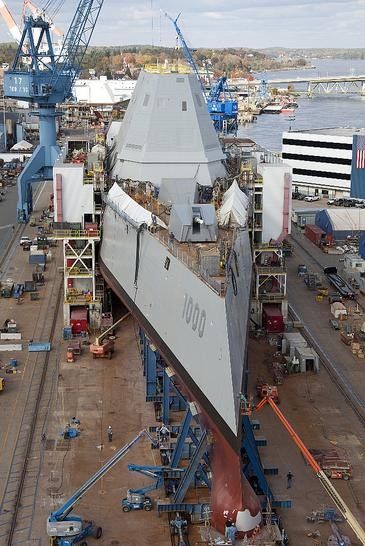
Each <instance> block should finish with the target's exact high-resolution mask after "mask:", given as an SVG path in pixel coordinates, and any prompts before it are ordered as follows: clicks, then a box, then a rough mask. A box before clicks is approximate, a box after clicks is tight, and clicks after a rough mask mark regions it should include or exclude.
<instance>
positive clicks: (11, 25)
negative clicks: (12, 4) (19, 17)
mask: <svg viewBox="0 0 365 546" xmlns="http://www.w3.org/2000/svg"><path fill="white" fill-rule="evenodd" d="M0 13H1V15H2V17H3V19H4V21H5V23H6V26H7V27H8V29H9V32H10V34H11V36H12V37H13V38H14V40H15V41H16V42H17V43H19V42H20V38H21V36H22V33H21V30H20V28H19V27H18V25H17V24H16V22H15V21H14V17H13V16H12V14H11V13H10V11H9V9H8V7H7V5H6V4H5V2H4V0H0Z"/></svg>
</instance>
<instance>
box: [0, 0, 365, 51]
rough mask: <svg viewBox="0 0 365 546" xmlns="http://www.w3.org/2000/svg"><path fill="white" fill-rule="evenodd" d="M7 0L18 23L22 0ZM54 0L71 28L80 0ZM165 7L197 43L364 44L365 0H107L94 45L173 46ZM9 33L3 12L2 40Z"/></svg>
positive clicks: (60, 21) (59, 18)
mask: <svg viewBox="0 0 365 546" xmlns="http://www.w3.org/2000/svg"><path fill="white" fill-rule="evenodd" d="M5 1H6V3H7V6H8V8H9V10H10V11H11V13H12V14H13V16H14V18H15V19H16V21H17V23H18V24H19V23H20V19H21V9H22V8H21V6H22V0H5ZM37 1H38V2H39V3H38V4H37V5H39V6H40V7H42V6H44V5H45V3H44V2H45V0H41V2H40V0H34V2H37ZM53 2H54V3H53V6H54V5H55V4H56V5H62V8H61V10H60V11H59V12H58V13H57V14H56V15H55V17H54V21H55V23H56V24H57V26H59V27H60V28H61V29H62V30H67V28H68V25H69V23H70V21H71V17H72V10H73V9H74V6H75V5H76V1H74V0H64V1H63V0H53ZM165 10H166V11H168V12H169V13H170V14H171V15H173V16H176V15H177V14H178V13H179V12H180V11H182V15H181V18H180V21H181V25H180V26H181V28H182V30H183V33H184V35H185V38H186V39H187V41H188V42H189V44H190V45H192V46H195V47H199V46H206V47H217V48H219V47H229V46H238V47H252V48H263V47H270V46H282V47H342V48H345V47H349V48H353V47H364V48H365V32H364V28H365V0H332V1H325V0H230V1H225V2H224V1H222V0H184V1H181V0H180V1H177V0H135V1H128V0H104V5H103V7H102V12H101V14H100V17H99V20H98V23H97V27H96V29H95V32H94V34H93V38H92V45H126V44H137V43H140V44H141V43H144V44H151V43H154V44H155V45H167V46H173V45H174V44H175V40H174V31H173V27H172V24H171V22H170V21H168V20H167V19H166V18H165V17H164V15H163V12H164V11H165ZM50 11H51V13H53V9H52V7H51V9H50ZM9 39H10V35H9V32H8V31H7V27H6V25H5V23H4V21H3V19H2V18H0V41H1V42H4V41H9Z"/></svg>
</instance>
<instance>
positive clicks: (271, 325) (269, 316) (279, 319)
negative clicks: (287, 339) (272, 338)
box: [262, 304, 284, 333]
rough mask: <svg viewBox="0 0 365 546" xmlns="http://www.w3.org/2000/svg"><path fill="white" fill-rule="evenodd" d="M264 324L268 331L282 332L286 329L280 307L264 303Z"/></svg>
mask: <svg viewBox="0 0 365 546" xmlns="http://www.w3.org/2000/svg"><path fill="white" fill-rule="evenodd" d="M262 326H263V327H264V328H265V330H266V331H267V332H272V333H274V332H275V333H280V332H283V331H284V317H283V315H282V312H281V310H280V309H279V307H276V306H275V305H272V304H268V305H264V307H263V309H262Z"/></svg>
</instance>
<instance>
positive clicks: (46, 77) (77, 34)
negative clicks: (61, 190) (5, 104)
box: [4, 0, 104, 223]
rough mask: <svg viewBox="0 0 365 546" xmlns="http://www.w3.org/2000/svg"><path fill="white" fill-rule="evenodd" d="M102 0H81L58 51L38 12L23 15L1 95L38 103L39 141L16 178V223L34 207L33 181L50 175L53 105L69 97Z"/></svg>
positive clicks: (53, 152)
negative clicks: (20, 30) (22, 22)
mask: <svg viewBox="0 0 365 546" xmlns="http://www.w3.org/2000/svg"><path fill="white" fill-rule="evenodd" d="M103 2H104V0H80V2H79V4H78V7H77V9H76V12H75V15H74V17H73V20H72V22H71V25H70V27H69V29H68V32H67V34H66V38H65V40H64V43H63V47H62V49H61V51H60V53H59V54H58V55H56V54H55V53H54V50H53V45H52V39H51V28H50V27H51V24H50V23H49V22H48V21H46V20H45V19H44V18H43V17H41V16H36V17H34V16H27V17H25V18H24V28H23V32H22V36H21V39H20V42H19V45H18V49H17V52H16V55H15V59H14V62H13V64H12V67H11V68H10V69H9V70H8V71H7V72H5V74H4V95H5V97H9V98H13V99H16V100H23V101H27V102H29V103H30V104H31V105H32V106H38V110H37V111H36V112H34V114H35V115H37V116H38V118H39V145H38V146H37V148H36V150H35V151H34V153H33V155H32V157H31V158H30V159H29V161H28V162H27V164H26V166H25V168H24V170H23V172H22V173H21V174H20V176H19V178H18V205H17V209H18V222H21V223H24V222H26V221H27V220H28V218H29V215H30V213H31V212H32V210H33V201H32V183H33V182H40V181H42V180H50V179H52V169H53V166H54V164H55V161H56V159H57V157H58V155H59V153H60V149H59V146H58V144H57V140H56V119H57V117H59V116H60V115H61V113H60V112H59V111H58V110H57V105H58V104H60V103H62V102H64V101H66V100H68V99H70V98H71V97H72V85H73V82H74V80H75V78H76V77H77V75H78V74H79V72H80V66H81V63H82V60H83V58H84V55H85V52H86V49H87V47H88V45H89V42H90V39H91V36H92V33H93V30H94V27H95V24H96V21H97V19H98V16H99V13H100V10H101V7H102V5H103ZM45 42H46V43H47V46H48V47H46V48H45V47H44V43H45Z"/></svg>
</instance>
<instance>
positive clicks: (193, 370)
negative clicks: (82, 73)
mask: <svg viewBox="0 0 365 546" xmlns="http://www.w3.org/2000/svg"><path fill="white" fill-rule="evenodd" d="M202 100H203V99H202V96H201V91H200V90H199V88H198V85H197V83H196V79H195V78H193V77H191V76H190V75H188V74H156V73H155V74H150V73H146V72H144V73H142V75H141V76H140V79H139V81H138V83H137V86H136V91H135V94H134V96H133V99H132V102H131V106H130V108H129V109H128V111H127V113H126V116H125V121H124V122H123V125H122V126H121V128H120V131H119V134H116V132H115V128H114V132H113V133H111V134H110V135H109V145H111V153H112V158H113V164H112V165H111V173H112V177H113V178H114V180H115V183H114V185H113V186H112V188H111V189H110V191H109V193H108V195H107V197H106V199H105V201H106V208H105V211H104V218H103V237H102V243H101V251H100V257H99V263H100V269H101V272H102V274H103V276H104V278H105V279H106V280H107V282H108V284H109V285H110V286H111V287H112V288H113V290H114V291H115V292H116V293H117V294H118V296H119V297H120V298H121V300H122V301H123V302H124V303H125V305H126V306H127V307H128V308H129V309H130V310H131V311H132V313H133V315H134V316H135V318H136V319H137V321H138V322H139V324H140V326H141V328H143V330H144V331H145V332H146V333H147V335H148V336H149V337H150V338H151V339H152V340H153V343H155V344H156V346H157V347H158V349H159V351H160V352H161V354H162V355H163V357H164V359H165V360H166V362H168V364H169V365H170V366H171V367H172V368H173V369H174V371H175V373H176V374H177V375H178V377H179V378H180V380H181V382H182V384H183V386H184V392H185V394H186V395H187V396H188V398H189V400H191V401H194V402H196V403H197V404H198V406H199V407H200V409H201V412H202V421H203V423H204V425H205V426H206V428H207V429H208V430H209V431H210V432H211V434H212V443H211V449H210V452H211V467H212V472H213V480H212V495H211V504H212V510H213V516H212V520H213V523H214V524H215V526H216V527H217V528H219V529H221V530H223V528H224V523H225V521H226V520H227V518H229V517H231V518H232V519H234V520H235V521H236V523H237V527H238V529H239V530H241V531H245V532H248V531H251V530H253V529H254V528H255V527H256V526H257V525H258V524H259V523H260V520H261V514H260V508H259V503H258V500H257V498H256V496H255V495H254V493H253V491H252V490H251V487H250V485H249V484H248V482H247V481H246V479H245V477H244V475H243V474H242V466H241V459H240V436H241V416H240V398H241V393H242V392H244V390H245V382H246V378H247V367H246V335H247V327H248V316H249V300H250V287H251V249H250V241H249V235H248V229H247V226H246V224H245V219H244V217H243V216H244V215H241V221H238V222H237V217H236V218H235V222H234V227H232V226H225V227H219V226H218V223H217V215H216V208H217V207H218V206H219V203H217V202H216V203H214V188H212V186H213V185H214V184H215V183H216V179H217V178H219V177H220V178H222V177H223V176H224V174H225V169H224V166H223V164H222V161H221V160H222V157H223V154H222V152H221V148H220V145H219V141H218V138H217V135H216V133H215V131H214V128H213V125H212V123H211V121H210V119H209V115H208V113H207V110H206V106H205V105H202V107H200V101H202ZM143 104H145V106H143ZM124 124H125V125H124ZM111 135H113V136H111ZM111 138H113V140H111ZM221 182H222V180H221ZM225 184H226V185H227V187H228V186H229V184H230V183H229V182H228V181H225ZM238 199H239V196H238ZM244 201H245V202H246V201H247V199H246V200H244ZM241 206H242V203H240V204H239V206H238V207H237V209H240V208H241ZM232 208H233V209H234V208H235V204H234V203H233V207H232Z"/></svg>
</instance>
